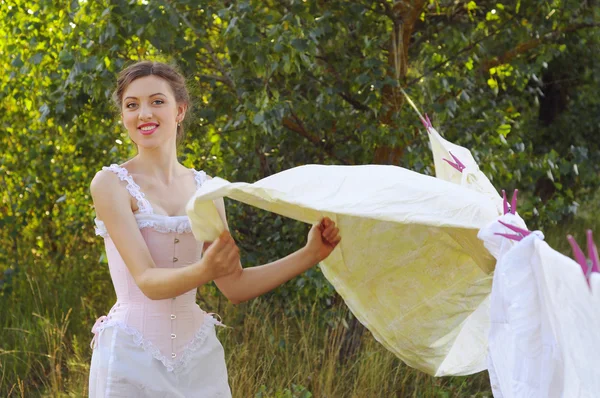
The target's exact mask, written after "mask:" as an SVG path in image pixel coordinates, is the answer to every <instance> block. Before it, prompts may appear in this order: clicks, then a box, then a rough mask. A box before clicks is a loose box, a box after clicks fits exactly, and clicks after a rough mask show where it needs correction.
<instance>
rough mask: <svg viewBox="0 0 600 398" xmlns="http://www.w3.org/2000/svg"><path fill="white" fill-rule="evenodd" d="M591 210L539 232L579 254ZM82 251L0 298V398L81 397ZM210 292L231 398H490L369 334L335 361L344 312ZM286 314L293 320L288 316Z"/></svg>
mask: <svg viewBox="0 0 600 398" xmlns="http://www.w3.org/2000/svg"><path fill="white" fill-rule="evenodd" d="M599 203H600V196H596V197H595V198H593V200H591V201H590V203H589V204H587V205H586V206H585V208H584V209H582V211H581V212H580V215H579V216H578V217H577V218H576V219H575V220H573V221H571V222H569V223H566V224H564V225H562V226H561V227H557V228H553V229H552V230H547V231H544V233H545V234H546V241H548V243H549V244H550V245H552V246H553V247H554V248H556V249H557V250H559V251H562V252H563V253H565V254H567V255H570V247H569V245H568V243H567V241H566V239H565V236H566V234H567V233H571V234H573V235H575V236H576V237H577V238H578V240H579V242H580V243H581V244H582V245H584V242H585V240H584V233H585V230H586V229H588V228H592V229H594V230H595V231H597V234H598V235H599V236H600V219H599V218H598V217H596V216H595V214H596V213H597V209H598V207H599V206H598V204H599ZM81 246H82V247H84V248H85V250H82V252H81V253H72V254H71V255H70V256H69V257H68V258H62V259H50V260H49V259H44V258H38V257H35V256H31V258H27V261H28V265H27V267H24V268H23V271H21V273H20V274H19V275H17V276H16V277H15V278H14V280H13V281H12V286H11V289H12V292H10V293H4V295H3V296H0V303H1V306H0V396H2V397H27V398H29V397H36V396H52V397H81V396H86V395H87V378H88V372H89V360H90V357H91V350H90V348H89V341H90V339H91V337H92V335H91V333H90V328H91V326H92V324H93V323H94V319H95V317H96V316H97V315H101V314H102V313H104V312H106V310H107V309H108V308H110V305H111V303H112V302H114V293H113V290H112V286H111V283H110V278H109V275H108V272H107V269H106V267H105V266H103V265H98V264H97V262H96V261H95V260H93V259H90V258H89V255H88V253H86V252H85V251H87V250H88V249H87V248H89V245H88V246H86V245H85V244H84V242H82V244H81ZM86 247H87V248H86ZM209 290H210V289H204V290H203V292H201V293H203V294H202V295H201V298H202V301H203V302H204V304H203V306H204V307H205V308H206V309H207V310H217V309H218V311H219V312H220V315H222V317H223V319H224V320H225V323H227V324H228V325H229V326H230V327H229V328H225V329H220V330H219V332H218V333H219V338H220V340H221V341H222V343H223V345H224V347H225V351H226V360H227V363H228V369H229V380H230V384H231V387H232V390H233V393H234V396H235V397H240V398H241V397H243V398H246V397H258V398H265V397H309V396H314V397H361V398H362V397H491V392H490V388H489V381H488V378H487V373H486V372H482V373H480V374H477V375H472V376H467V377H445V378H433V377H430V376H428V375H426V374H424V373H421V372H419V371H416V370H414V369H411V368H409V367H407V366H406V365H404V364H403V363H402V362H401V361H400V360H398V359H397V358H396V357H395V356H394V355H392V354H390V353H389V352H388V351H386V350H385V349H384V348H383V347H382V346H381V345H380V344H378V343H377V342H376V341H375V340H374V339H373V337H372V336H371V335H370V334H369V333H365V334H363V335H362V337H361V340H360V346H359V349H358V350H357V351H356V352H355V353H354V354H353V355H350V356H345V359H344V360H341V357H344V356H343V355H340V351H341V349H342V345H343V344H344V336H345V334H346V331H347V329H348V324H347V323H345V321H344V320H345V319H346V318H347V316H346V315H347V313H346V311H347V310H346V309H345V307H344V306H343V304H341V305H340V306H339V307H335V308H333V309H327V310H325V309H321V308H317V307H316V306H314V305H313V306H310V305H306V304H302V303H301V302H297V303H296V302H292V301H291V302H289V303H286V305H285V306H280V305H277V306H273V305H272V303H270V301H269V300H267V299H257V300H254V301H252V302H250V303H246V304H243V305H239V306H232V305H229V304H225V305H223V304H222V302H221V301H220V300H219V299H218V298H217V297H215V296H214V295H212V294H210V292H209ZM284 307H286V308H288V309H289V308H291V309H293V310H294V312H295V313H296V314H298V315H295V316H287V315H286V313H284V311H283V310H282V308H284Z"/></svg>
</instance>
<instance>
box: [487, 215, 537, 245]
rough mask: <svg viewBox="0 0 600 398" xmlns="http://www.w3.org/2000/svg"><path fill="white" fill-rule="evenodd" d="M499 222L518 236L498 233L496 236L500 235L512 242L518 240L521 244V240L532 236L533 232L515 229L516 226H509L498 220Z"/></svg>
mask: <svg viewBox="0 0 600 398" xmlns="http://www.w3.org/2000/svg"><path fill="white" fill-rule="evenodd" d="M498 222H499V223H500V224H502V225H504V226H505V227H506V228H508V229H510V230H511V231H513V232H516V234H505V233H502V232H496V233H495V235H500V236H503V237H505V238H507V239H510V240H516V241H517V242H520V241H521V239H523V238H524V237H526V236H528V235H531V231H528V230H526V229H523V228H520V227H515V226H514V225H511V224H507V223H505V222H503V221H501V220H498Z"/></svg>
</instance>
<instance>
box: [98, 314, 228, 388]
mask: <svg viewBox="0 0 600 398" xmlns="http://www.w3.org/2000/svg"><path fill="white" fill-rule="evenodd" d="M203 326H204V327H206V338H205V339H204V340H203V341H202V342H201V344H200V345H197V346H195V347H194V349H193V350H191V351H190V352H187V353H186V361H185V363H183V364H182V366H179V367H177V368H175V369H168V368H167V367H166V366H165V365H164V364H163V362H161V361H160V360H159V359H158V358H157V357H156V352H154V353H153V352H152V350H150V349H148V342H146V341H143V338H141V336H140V335H136V334H135V331H134V334H132V331H131V330H127V328H126V327H121V326H119V325H115V326H112V327H108V328H105V329H103V330H102V331H101V332H100V333H99V335H98V341H97V343H98V344H97V346H96V348H95V349H94V353H93V354H92V362H91V367H90V380H89V396H90V397H92V398H100V397H111V398H112V397H124V398H125V397H126V398H133V397H149V398H158V397H160V398H163V397H164V398H167V397H169V398H175V397H180V398H184V397H185V398H187V397H202V398H212V397H219V398H220V397H227V398H228V397H231V390H230V388H229V384H228V381H227V367H226V365H225V354H224V350H223V346H222V345H221V343H220V342H219V340H218V339H217V336H216V333H215V327H214V325H213V324H207V325H203ZM150 344H151V343H150Z"/></svg>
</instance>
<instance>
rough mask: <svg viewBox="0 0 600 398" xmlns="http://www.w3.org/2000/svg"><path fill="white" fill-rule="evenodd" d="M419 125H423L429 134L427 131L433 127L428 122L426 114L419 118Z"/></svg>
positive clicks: (429, 121)
mask: <svg viewBox="0 0 600 398" xmlns="http://www.w3.org/2000/svg"><path fill="white" fill-rule="evenodd" d="M421 123H423V126H425V129H426V130H427V132H429V129H430V128H432V127H433V124H431V120H429V116H428V115H427V114H425V117H424V118H421Z"/></svg>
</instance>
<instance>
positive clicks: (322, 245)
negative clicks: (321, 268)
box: [305, 217, 342, 262]
mask: <svg viewBox="0 0 600 398" xmlns="http://www.w3.org/2000/svg"><path fill="white" fill-rule="evenodd" d="M339 233H340V230H339V229H338V228H337V227H336V226H335V223H334V222H333V221H331V219H329V218H328V217H325V218H323V219H322V220H321V222H320V223H319V224H317V225H313V226H312V228H311V229H310V231H309V232H308V241H307V242H306V246H305V249H306V250H307V251H308V252H309V253H310V254H311V255H312V256H313V258H314V259H315V261H316V262H320V261H323V260H324V259H326V258H327V257H328V256H329V255H330V254H331V252H332V251H333V249H335V247H336V246H337V245H338V243H340V241H341V240H342V237H341V236H340V235H339Z"/></svg>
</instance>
